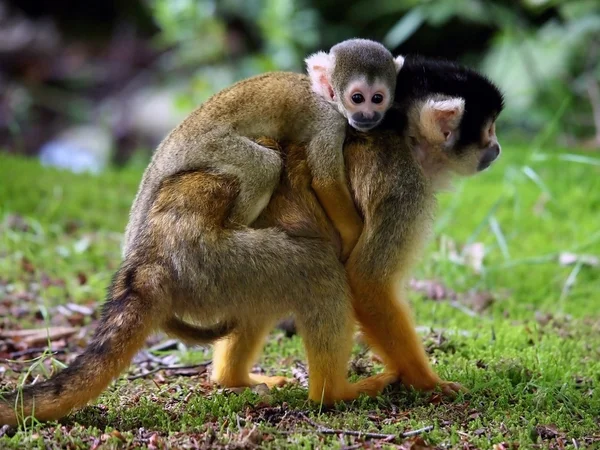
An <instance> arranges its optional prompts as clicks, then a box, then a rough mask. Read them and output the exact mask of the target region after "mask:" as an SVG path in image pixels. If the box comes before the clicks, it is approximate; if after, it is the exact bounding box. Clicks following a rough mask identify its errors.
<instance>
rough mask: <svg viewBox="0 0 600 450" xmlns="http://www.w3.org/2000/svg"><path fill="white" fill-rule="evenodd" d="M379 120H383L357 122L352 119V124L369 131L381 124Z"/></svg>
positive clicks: (361, 129) (359, 129)
mask: <svg viewBox="0 0 600 450" xmlns="http://www.w3.org/2000/svg"><path fill="white" fill-rule="evenodd" d="M379 122H381V120H375V121H372V122H357V121H355V120H352V119H350V126H352V128H354V129H356V130H358V131H369V130H372V129H373V128H375V127H376V126H377V125H379Z"/></svg>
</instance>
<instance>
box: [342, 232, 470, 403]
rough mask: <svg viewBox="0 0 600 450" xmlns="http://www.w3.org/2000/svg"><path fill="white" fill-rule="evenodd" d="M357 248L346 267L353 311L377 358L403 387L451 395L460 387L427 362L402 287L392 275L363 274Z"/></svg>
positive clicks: (359, 253) (358, 248) (359, 249)
mask: <svg viewBox="0 0 600 450" xmlns="http://www.w3.org/2000/svg"><path fill="white" fill-rule="evenodd" d="M360 245H361V244H360V243H359V246H360ZM361 250H362V248H361V247H357V248H356V250H355V251H354V253H353V254H352V257H351V259H350V260H349V262H348V264H347V266H346V267H347V272H348V279H349V282H350V286H351V288H352V293H353V296H354V302H353V306H354V311H355V314H356V318H357V320H358V322H359V324H360V327H361V329H362V331H363V333H364V336H365V339H366V341H367V342H368V344H369V345H370V346H371V348H372V349H373V350H374V351H375V353H376V354H377V355H379V356H380V357H381V359H382V360H383V362H384V364H385V366H386V370H387V371H390V372H393V373H394V374H396V375H397V376H398V377H399V379H400V381H401V382H402V383H403V384H404V385H405V386H412V387H413V388H415V389H417V390H421V391H429V390H433V389H435V388H436V386H440V387H441V388H442V390H443V391H444V393H446V394H449V395H452V394H454V393H455V392H456V391H458V390H459V389H460V386H459V385H458V384H456V383H450V382H446V381H442V379H441V378H440V377H439V376H438V375H437V374H436V373H435V372H434V371H433V370H432V368H431V366H430V364H429V361H428V359H427V354H426V353H425V350H424V348H423V344H422V342H421V338H420V337H419V335H418V334H417V332H416V330H415V325H414V322H413V320H412V314H411V310H410V308H409V306H408V304H407V303H406V301H405V300H404V288H403V287H402V286H400V283H398V282H397V281H395V277H394V276H391V277H389V278H375V279H374V278H371V277H369V276H364V271H363V269H362V268H361V263H360V258H361ZM397 275H399V274H397Z"/></svg>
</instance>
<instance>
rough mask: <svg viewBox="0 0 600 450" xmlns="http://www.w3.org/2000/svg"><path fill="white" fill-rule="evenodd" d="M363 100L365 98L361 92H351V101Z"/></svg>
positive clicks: (359, 101) (360, 101)
mask: <svg viewBox="0 0 600 450" xmlns="http://www.w3.org/2000/svg"><path fill="white" fill-rule="evenodd" d="M364 101H365V98H364V97H363V95H362V94H359V93H358V92H357V93H356V94H352V103H356V104H358V103H362V102H364Z"/></svg>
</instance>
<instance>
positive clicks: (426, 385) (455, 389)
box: [402, 376, 466, 398]
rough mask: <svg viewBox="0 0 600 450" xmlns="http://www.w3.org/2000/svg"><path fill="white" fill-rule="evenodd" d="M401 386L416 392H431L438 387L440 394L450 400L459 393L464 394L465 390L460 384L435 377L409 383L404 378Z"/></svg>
mask: <svg viewBox="0 0 600 450" xmlns="http://www.w3.org/2000/svg"><path fill="white" fill-rule="evenodd" d="M402 384H403V385H405V386H406V387H412V388H413V389H416V390H418V391H433V390H435V389H436V388H437V387H439V388H440V389H441V391H442V394H444V395H445V396H447V397H451V398H455V397H456V395H457V394H458V393H459V392H466V389H465V388H463V387H462V386H461V385H460V384H458V383H454V382H452V381H442V380H440V379H439V378H438V377H437V376H431V377H423V378H422V379H421V380H419V381H417V382H409V381H407V380H406V378H402Z"/></svg>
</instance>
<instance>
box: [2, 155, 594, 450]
mask: <svg viewBox="0 0 600 450" xmlns="http://www.w3.org/2000/svg"><path fill="white" fill-rule="evenodd" d="M544 154H545V155H552V156H551V157H548V158H545V159H544ZM544 154H542V153H541V152H535V153H534V152H532V151H531V150H530V147H519V146H506V147H505V149H504V154H503V157H502V158H501V160H500V161H499V162H498V163H497V164H496V165H494V166H493V167H492V169H491V170H489V171H488V172H485V173H483V174H481V175H479V176H477V177H473V178H470V179H467V180H460V181H458V182H457V183H455V189H454V192H451V193H444V194H442V195H441V196H440V208H439V213H438V219H437V222H436V237H435V239H434V240H433V241H432V242H431V245H430V246H429V249H428V252H427V254H426V256H425V257H424V258H423V260H422V262H421V263H420V264H419V266H418V268H417V269H416V271H415V278H417V279H420V280H436V282H437V283H439V286H441V287H443V288H444V289H452V290H453V291H454V292H456V293H458V294H457V295H458V301H459V302H460V303H461V305H464V306H465V307H466V308H468V310H467V311H466V312H465V309H464V308H462V309H461V308H456V307H455V306H456V305H454V306H453V304H452V302H450V301H448V300H445V299H441V300H438V301H435V300H432V299H430V298H423V297H422V296H420V295H419V294H418V293H413V294H412V295H411V300H412V301H413V305H414V309H415V314H416V318H417V322H418V324H419V326H421V327H422V330H423V336H424V339H426V344H427V348H428V350H429V351H430V352H431V358H432V361H433V362H434V364H435V367H436V370H437V371H438V372H439V373H440V374H441V375H442V377H444V378H447V379H451V380H454V381H458V382H460V383H462V384H463V385H464V386H466V387H467V388H469V390H470V392H469V394H467V395H465V396H461V397H459V398H458V399H457V400H455V401H454V402H452V401H446V400H442V399H441V398H440V397H439V396H438V395H433V396H432V395H430V394H416V393H414V392H408V391H406V390H404V389H402V388H399V387H393V388H390V389H389V390H387V391H386V392H385V393H384V394H383V395H382V396H380V397H379V398H377V399H367V398H363V399H360V400H358V401H355V402H353V403H351V404H345V405H339V406H338V407H336V408H334V409H333V410H329V411H325V410H320V409H319V408H318V407H314V406H310V405H308V404H307V403H306V389H305V388H303V387H301V386H291V387H286V388H284V389H281V390H277V391H274V392H271V393H270V394H264V393H260V392H258V393H256V392H249V391H246V392H244V393H242V394H239V395H238V394H232V393H227V392H221V391H219V390H217V388H215V387H214V386H212V385H211V384H210V383H209V382H208V380H207V375H206V374H201V375H197V376H192V377H189V376H186V377H183V376H177V375H171V376H169V374H168V373H163V374H162V376H161V377H159V378H158V379H157V378H155V379H152V377H147V378H144V379H138V380H135V381H128V380H126V379H125V378H124V377H122V378H121V379H120V380H119V381H117V382H116V383H115V384H113V385H112V387H111V388H110V389H109V390H107V391H106V392H105V393H104V394H103V395H102V396H101V397H100V399H99V400H98V401H97V402H96V403H95V404H93V405H91V406H89V407H86V408H84V409H83V410H81V411H79V412H77V413H75V414H73V415H71V416H69V417H68V418H66V419H65V420H63V421H62V422H61V423H60V424H57V423H53V424H36V425H35V426H32V427H29V428H27V429H20V430H16V431H15V430H6V429H4V430H3V431H0V448H7V449H8V448H23V447H40V448H89V447H93V446H96V448H98V447H97V446H98V445H101V446H102V447H101V448H132V447H138V446H140V447H146V448H181V447H185V446H190V447H192V448H193V447H205V448H212V447H216V446H219V445H223V446H229V447H230V448H246V447H247V448H252V447H253V446H256V445H260V446H262V447H264V448H316V447H321V448H324V447H327V448H329V447H331V448H344V447H345V448H361V446H367V447H368V446H383V447H386V446H388V447H390V448H394V447H398V446H400V445H403V447H402V448H419V447H418V445H425V444H427V445H429V446H433V447H440V448H448V447H450V448H492V447H493V446H494V445H496V448H511V446H516V445H519V446H520V447H521V448H534V447H540V448H562V446H564V447H569V446H570V447H572V448H575V447H578V448H594V446H599V445H600V390H599V389H598V383H599V382H600V266H593V265H588V264H583V263H576V264H572V265H568V266H563V265H561V264H559V261H558V257H559V255H560V254H561V253H563V252H572V253H576V254H588V255H596V256H600V158H599V157H598V156H597V155H596V156H595V159H594V155H591V154H589V153H577V152H573V151H566V150H561V149H552V150H545V151H544ZM569 155H576V157H575V158H573V157H572V156H569ZM569 159H571V160H572V159H579V161H569ZM140 176H141V171H140V170H138V169H127V170H124V171H120V172H116V171H111V172H107V173H105V174H102V175H100V176H92V175H74V174H71V173H67V172H63V171H58V170H53V169H48V168H43V167H41V166H39V165H38V164H37V163H36V162H35V161H33V160H26V159H21V158H15V157H11V156H7V155H6V154H2V153H0V304H1V303H2V298H1V297H2V296H3V295H6V294H7V293H12V294H14V293H15V292H24V293H25V294H27V293H31V291H32V289H33V288H32V286H36V287H35V289H33V290H34V291H35V295H29V294H27V295H29V297H27V295H25V294H23V295H25V296H26V297H27V305H28V307H32V308H34V309H35V310H36V311H41V313H38V314H37V316H41V317H46V323H54V322H52V314H53V312H54V311H56V308H55V307H56V306H57V305H60V304H66V303H70V302H74V303H81V304H93V303H94V302H101V301H102V300H103V298H104V291H105V289H106V287H107V285H108V283H109V282H110V278H111V276H112V273H113V271H114V270H115V268H116V267H117V265H118V263H119V260H120V248H119V246H120V239H121V236H122V231H123V229H124V226H125V223H126V220H127V214H128V210H129V207H130V204H131V201H132V199H133V196H134V194H135V190H136V187H137V183H138V182H139V179H140ZM470 243H483V244H484V249H485V253H484V259H483V268H482V270H481V271H476V270H474V268H473V267H471V266H470V265H469V264H467V265H463V264H460V263H458V262H456V258H452V257H451V256H452V251H451V249H452V248H453V247H455V248H456V249H457V250H458V253H459V254H460V252H461V250H462V249H463V247H464V246H465V245H466V244H470ZM82 277H83V279H84V282H82ZM44 280H46V281H47V280H60V281H59V282H50V283H49V282H44ZM473 290H477V291H479V292H483V293H486V294H490V296H491V298H492V299H493V301H491V302H488V303H490V304H489V305H488V306H487V308H485V309H484V310H483V311H481V312H477V313H475V314H472V311H474V310H479V309H481V307H482V305H481V302H480V301H479V302H478V301H477V298H478V296H474V297H473V296H472V297H469V296H468V295H467V293H468V292H470V291H473ZM468 298H476V300H475V303H474V304H469V303H468V302H467V299H468ZM486 305H487V303H486ZM46 311H48V313H46ZM32 317H33V318H32ZM2 320H3V321H4V323H5V324H7V323H9V321H11V320H12V321H13V322H12V323H13V325H14V321H15V320H19V321H20V323H19V324H20V325H22V326H23V327H29V326H37V327H39V326H40V325H39V320H38V321H37V322H36V319H35V316H30V315H27V314H24V315H23V317H22V318H21V319H17V318H14V317H11V318H9V317H5V318H3V319H2ZM91 322H92V318H84V319H83V324H84V325H89V324H90V323H91ZM1 324H2V322H0V325H1ZM428 330H432V331H428ZM173 352H175V353H176V354H177V356H179V357H180V360H181V361H182V362H185V363H193V362H199V361H204V360H206V359H209V358H210V350H206V349H187V350H185V349H183V350H182V349H179V350H174V351H173ZM0 356H1V355H0ZM355 356H356V357H355V359H354V361H353V364H352V365H351V374H352V376H353V377H358V376H362V374H363V372H365V371H366V373H370V372H372V371H377V370H380V366H379V365H378V364H377V362H373V360H372V358H371V357H370V356H369V355H368V354H365V351H364V349H362V348H361V347H360V345H358V344H357V346H356V353H355ZM297 360H300V361H303V360H304V356H303V351H302V346H301V341H300V339H299V338H298V337H294V338H291V339H288V338H285V337H283V336H282V333H280V332H274V333H273V334H272V336H271V338H270V340H269V342H268V344H267V347H266V349H265V353H264V355H263V357H262V358H261V360H260V362H259V366H260V367H261V368H263V369H264V370H266V371H267V372H269V373H281V374H287V375H290V376H291V375H292V373H291V368H292V367H294V366H295V364H296V363H295V361H297ZM2 365H4V363H2ZM27 366H28V365H27V364H25V365H23V367H24V368H27ZM11 367H13V366H12V365H11ZM300 372H302V371H301V369H300ZM18 375H19V374H15V373H13V372H12V371H11V370H7V371H5V372H4V373H3V372H0V383H1V384H2V385H3V386H5V387H6V389H8V388H10V387H13V386H14V385H15V383H17V382H18V379H19V377H18ZM21 378H22V377H21ZM303 414H304V415H306V416H307V417H309V418H310V419H311V420H312V421H315V422H317V423H319V424H321V425H323V426H327V427H330V428H336V429H344V430H354V431H364V432H377V433H385V434H399V433H401V432H403V431H408V430H414V429H421V428H423V427H427V426H433V429H432V430H431V431H428V432H424V433H422V434H421V435H420V437H419V438H418V439H412V440H405V439H402V438H397V439H396V440H393V441H391V442H385V441H384V440H381V439H371V440H369V439H365V438H363V437H355V436H350V435H345V436H342V437H339V436H338V435H335V434H326V433H322V432H317V430H316V428H315V426H314V424H311V423H310V421H308V420H307V419H305V417H304V416H303Z"/></svg>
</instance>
